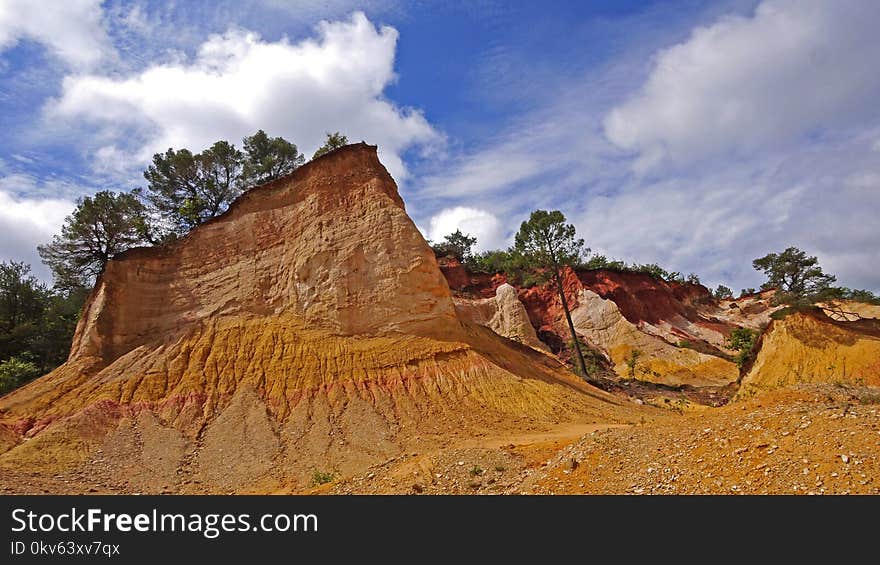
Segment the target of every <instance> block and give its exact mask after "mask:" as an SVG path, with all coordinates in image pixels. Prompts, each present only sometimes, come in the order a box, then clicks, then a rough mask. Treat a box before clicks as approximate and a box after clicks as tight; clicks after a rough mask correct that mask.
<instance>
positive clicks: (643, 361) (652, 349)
mask: <svg viewBox="0 0 880 565" xmlns="http://www.w3.org/2000/svg"><path fill="white" fill-rule="evenodd" d="M577 304H578V305H577V307H576V308H575V309H574V310H573V311H572V313H571V317H572V321H573V322H574V325H575V330H576V331H577V332H578V334H579V335H580V336H582V337H583V338H585V339H586V340H587V341H588V342H589V343H591V344H593V345H594V346H597V347H598V348H599V349H600V350H602V351H603V352H605V353H606V354H607V355H608V357H609V359H610V361H611V362H612V364H613V366H614V371H615V373H617V375H618V376H619V377H621V378H636V379H639V380H644V381H649V382H657V383H661V384H666V385H683V384H686V385H691V386H725V385H727V384H730V383H731V382H734V381H736V379H737V377H738V376H739V369H738V368H737V366H736V365H735V364H733V363H731V362H730V361H727V360H725V359H722V358H720V357H717V356H713V355H706V354H704V353H699V352H697V351H694V350H693V349H688V348H684V347H676V346H674V345H671V344H670V343H668V342H666V341H664V340H663V339H661V338H660V337H657V336H654V335H651V334H649V333H646V332H644V331H642V330H640V329H639V328H638V327H637V326H636V325H635V324H633V323H632V322H630V321H629V320H627V319H626V318H625V317H624V316H623V314H621V312H620V309H619V307H618V305H617V303H615V302H614V301H613V300H609V299H605V298H602V297H601V296H599V295H598V294H596V293H595V292H593V291H592V290H587V289H582V290H581V292H580V294H579V295H578V300H577Z"/></svg>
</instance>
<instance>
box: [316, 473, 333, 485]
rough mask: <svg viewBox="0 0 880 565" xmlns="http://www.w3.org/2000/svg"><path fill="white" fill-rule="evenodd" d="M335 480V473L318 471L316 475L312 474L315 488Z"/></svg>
mask: <svg viewBox="0 0 880 565" xmlns="http://www.w3.org/2000/svg"><path fill="white" fill-rule="evenodd" d="M333 479H334V476H333V473H329V472H324V471H317V470H316V471H315V472H314V473H312V486H313V487H314V486H318V485H324V484H327V483H329V482H332V481H333Z"/></svg>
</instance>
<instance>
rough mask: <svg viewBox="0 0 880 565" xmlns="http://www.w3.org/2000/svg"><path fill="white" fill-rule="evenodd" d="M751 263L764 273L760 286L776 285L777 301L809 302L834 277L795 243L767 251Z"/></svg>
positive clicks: (765, 287) (826, 289)
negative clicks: (787, 246) (764, 278)
mask: <svg viewBox="0 0 880 565" xmlns="http://www.w3.org/2000/svg"><path fill="white" fill-rule="evenodd" d="M752 266H753V267H754V268H755V269H756V270H759V271H764V274H766V275H767V282H765V283H764V284H763V285H762V286H761V288H762V289H767V288H776V289H777V295H776V302H785V303H790V304H794V303H802V304H803V303H811V302H815V301H816V300H821V297H822V295H823V293H825V292H826V291H828V289H829V288H831V283H833V282H834V281H835V280H837V278H836V277H835V276H834V275H827V274H825V273H823V272H822V267H820V266H819V260H818V259H816V257H808V256H807V254H806V253H805V252H804V251H801V250H800V249H798V248H797V247H789V248H788V249H786V250H785V251H783V252H782V253H768V254H767V255H764V256H763V257H759V258H758V259H755V260H754V261H753V262H752Z"/></svg>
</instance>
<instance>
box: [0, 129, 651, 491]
mask: <svg viewBox="0 0 880 565" xmlns="http://www.w3.org/2000/svg"><path fill="white" fill-rule="evenodd" d="M502 294H503V295H504V293H502ZM508 294H509V293H508ZM505 296H506V295H505ZM501 304H502V307H501V308H500V309H499V318H498V320H499V321H498V324H499V327H500V328H501V327H507V328H514V327H517V325H518V324H519V325H520V326H521V324H520V322H519V321H517V320H516V319H515V317H516V313H515V312H513V311H512V310H511V308H510V303H509V301H508V299H507V298H503V297H502V300H501ZM513 310H515V308H514V309H513ZM632 414H633V412H632V408H626V407H624V406H621V405H620V403H619V402H618V401H616V400H615V399H614V397H612V396H610V395H607V394H605V393H602V392H601V391H598V390H596V389H593V388H592V387H589V386H587V385H586V384H585V383H584V382H583V381H582V380H580V379H578V378H575V377H574V376H573V375H571V374H570V373H569V372H568V371H566V370H565V369H564V367H562V366H561V365H560V364H559V363H558V362H557V361H555V360H554V359H552V358H550V357H548V356H546V355H543V354H541V353H539V352H536V351H535V350H533V349H531V348H528V347H523V346H521V345H518V344H516V343H513V342H511V341H509V340H504V339H501V338H499V337H498V336H497V335H496V334H495V333H493V332H491V331H489V330H487V329H485V328H482V327H480V326H478V325H475V324H472V323H469V322H466V321H465V322H462V321H460V320H459V318H458V316H457V314H456V310H455V306H454V304H453V301H452V298H451V295H450V290H449V287H448V286H447V284H446V282H445V280H444V278H443V275H442V274H441V272H440V269H439V267H438V264H437V261H436V259H435V258H434V255H433V253H432V251H431V249H430V248H429V246H428V245H427V243H426V242H425V240H424V239H423V238H422V236H421V235H420V234H419V232H418V230H417V229H416V227H415V225H414V224H413V222H412V221H411V220H410V219H409V217H408V216H407V214H406V211H405V209H404V205H403V202H402V200H401V199H400V196H399V195H398V193H397V188H396V186H395V184H394V181H393V180H392V179H391V177H390V176H389V175H388V173H387V171H386V170H385V168H384V167H383V166H382V165H381V163H379V161H378V159H377V157H376V148H375V147H371V146H367V145H364V144H359V145H354V146H348V147H345V148H342V149H340V150H338V151H335V152H332V153H330V154H328V155H325V156H323V157H321V158H319V159H316V160H314V161H312V162H310V163H309V164H307V165H305V166H303V167H301V168H300V169H298V170H297V171H296V172H295V173H293V174H292V175H291V176H289V177H285V178H283V179H279V180H277V181H275V182H273V183H271V184H268V185H264V186H261V187H257V188H255V189H253V190H251V191H249V192H247V193H246V194H245V195H244V196H242V197H241V198H240V199H239V200H238V201H237V202H235V203H234V204H233V205H232V206H231V207H230V209H229V210H228V211H227V212H226V213H225V214H223V215H222V216H220V217H218V218H216V219H214V220H212V221H211V222H209V223H207V224H205V225H203V226H200V227H199V228H197V229H195V230H194V231H193V232H191V233H190V234H189V235H188V236H186V237H184V238H183V239H181V240H180V241H178V242H176V243H174V244H173V245H170V246H167V247H161V248H149V249H135V250H131V251H129V252H127V253H125V254H123V255H122V256H121V257H118V258H116V259H114V260H112V261H110V263H109V264H108V266H107V268H106V271H105V272H104V274H103V276H102V277H101V278H100V279H99V281H98V283H97V285H96V287H95V289H94V291H93V292H92V294H91V296H90V298H89V300H88V302H87V304H86V307H85V309H84V312H83V316H82V319H81V321H80V324H79V326H78V328H77V331H76V336H75V339H74V343H73V347H72V349H71V353H70V357H69V360H68V362H67V363H65V364H64V365H62V366H61V367H59V368H58V369H57V370H55V371H53V372H52V373H50V374H49V375H46V376H45V377H42V378H40V379H38V380H36V381H34V382H32V383H30V384H28V385H27V386H25V387H23V388H21V389H19V390H17V391H15V392H13V393H12V394H10V395H7V396H6V397H3V398H2V399H0V451H5V453H3V454H2V455H0V468H6V469H19V470H20V469H28V470H32V471H34V472H38V473H47V474H52V473H56V472H59V471H65V472H70V471H71V470H72V469H73V470H76V472H77V473H81V474H84V475H86V476H89V477H102V480H104V481H106V483H107V484H116V483H119V482H122V483H124V484H126V485H127V487H126V488H132V489H138V490H140V491H146V492H155V491H160V490H163V489H164V490H168V491H171V492H186V491H187V488H189V487H188V486H187V485H192V484H199V485H201V487H200V488H201V490H200V492H229V491H234V492H249V491H258V492H272V491H274V490H279V491H282V492H289V491H291V490H296V489H298V488H303V487H304V486H307V485H308V481H309V478H310V477H311V474H312V473H313V472H314V471H316V470H320V471H322V472H330V473H333V474H335V475H345V474H348V473H352V472H354V471H355V470H357V469H363V468H364V467H365V466H367V465H372V464H376V463H379V462H382V461H384V460H387V459H388V458H389V457H395V456H397V455H399V454H400V453H403V452H406V451H407V450H410V449H421V448H426V447H429V446H435V447H436V446H438V445H445V444H447V443H448V442H450V441H452V440H453V439H454V438H455V437H457V436H458V435H459V434H462V435H464V436H470V435H472V434H475V433H480V434H485V433H489V432H492V433H499V434H503V433H504V431H505V430H518V429H522V428H523V427H528V428H529V429H536V428H540V427H541V426H549V425H551V424H552V423H556V422H560V421H568V420H577V421H586V422H589V421H595V420H598V419H601V420H602V421H631V419H632V418H633V416H632Z"/></svg>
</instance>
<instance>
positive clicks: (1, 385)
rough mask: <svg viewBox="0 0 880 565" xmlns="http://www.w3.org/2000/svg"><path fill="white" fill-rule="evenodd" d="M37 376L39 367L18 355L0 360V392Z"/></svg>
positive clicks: (3, 392)
mask: <svg viewBox="0 0 880 565" xmlns="http://www.w3.org/2000/svg"><path fill="white" fill-rule="evenodd" d="M39 376H40V368H39V367H37V366H36V365H35V364H34V363H32V362H30V361H25V360H24V359H19V358H18V357H10V358H9V359H6V360H4V361H0V394H6V393H7V392H9V391H11V390H13V389H15V388H17V387H19V386H21V385H23V384H24V383H26V382H28V381H30V380H32V379H35V378H37V377H39Z"/></svg>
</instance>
